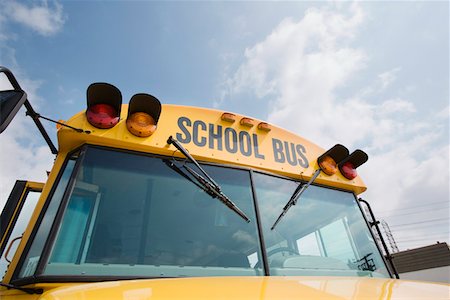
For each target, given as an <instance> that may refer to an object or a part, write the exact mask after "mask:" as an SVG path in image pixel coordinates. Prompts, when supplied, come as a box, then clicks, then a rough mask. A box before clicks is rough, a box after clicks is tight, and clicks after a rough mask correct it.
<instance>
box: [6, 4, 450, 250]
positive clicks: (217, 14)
mask: <svg viewBox="0 0 450 300" xmlns="http://www.w3.org/2000/svg"><path fill="white" fill-rule="evenodd" d="M0 51H1V52H0V64H1V65H4V66H7V67H9V68H10V69H11V70H13V71H14V72H15V74H16V75H17V77H18V78H19V81H20V82H21V84H22V86H23V87H24V89H25V90H26V91H27V92H28V94H29V99H30V101H31V102H32V103H33V105H34V106H35V108H36V110H38V111H39V112H40V113H41V114H43V115H45V116H49V117H52V118H55V119H68V118H69V117H70V116H71V115H73V114H74V113H76V112H78V111H81V110H83V109H84V107H85V101H86V100H85V91H86V88H87V86H88V85H89V84H90V83H92V82H96V81H105V82H109V83H112V84H114V85H116V86H117V87H119V88H120V89H121V91H122V93H123V95H124V102H126V101H127V100H126V99H128V98H129V97H131V95H133V94H135V93H138V92H146V93H150V94H153V95H155V96H157V97H158V98H159V99H160V100H161V101H162V102H163V103H175V104H184V105H194V106H204V107H214V108H218V109H223V110H226V111H235V112H239V113H242V114H247V115H249V116H253V117H256V118H260V119H265V120H268V121H270V122H272V123H274V124H277V125H279V126H282V127H285V128H287V129H289V130H291V131H294V132H296V133H298V134H299V135H302V136H304V137H306V138H308V139H311V140H312V141H314V142H316V143H317V144H319V145H321V146H322V147H324V148H327V147H329V146H331V145H333V144H335V143H342V144H345V145H347V146H348V147H349V148H350V149H355V148H361V149H364V150H365V151H367V152H368V153H369V156H370V160H369V163H368V164H367V165H365V166H364V167H363V168H362V169H361V173H362V175H363V178H364V180H365V182H366V184H367V185H368V187H369V190H368V191H367V192H366V193H365V194H364V197H365V198H366V199H367V200H369V201H370V202H372V203H373V207H374V209H375V210H376V211H377V212H378V216H379V217H380V218H384V219H386V220H387V221H388V223H389V224H390V225H391V226H392V231H393V233H394V237H395V238H396V239H397V240H398V245H399V247H400V249H406V248H413V247H415V246H420V245H426V244H430V243H434V242H435V241H437V240H439V241H447V242H448V241H449V221H448V219H449V202H450V199H449V180H450V179H449V4H448V2H444V1H443V2H395V3H390V2H361V3H359V2H358V3H353V2H144V1H142V2H134V1H122V2H119V1H95V2H88V1H82V2H78V1H70V2H58V1H33V2H30V1H13V0H5V1H2V4H0ZM32 126H33V125H32V123H31V120H28V119H26V118H25V117H24V116H23V112H22V113H20V115H19V116H18V117H17V118H16V119H15V120H14V121H13V123H12V124H11V125H10V127H9V128H8V129H7V130H6V131H5V132H4V133H3V135H2V136H1V137H0V141H1V143H0V164H1V168H0V180H1V181H0V182H1V189H0V192H1V193H0V195H1V197H0V205H2V204H3V202H4V201H5V199H6V197H7V194H8V193H9V190H10V188H11V187H12V185H13V182H14V180H15V179H17V178H20V179H27V178H30V179H33V180H45V170H49V169H50V166H51V162H52V159H53V158H52V156H51V155H50V152H49V151H48V150H47V148H46V146H45V144H43V142H42V139H41V138H40V137H39V135H38V133H37V130H35V128H34V127H32ZM46 126H47V125H46ZM30 127H31V128H30ZM48 129H49V131H50V132H51V135H52V137H53V138H54V137H55V130H54V126H53V125H48ZM25 133H27V134H25ZM433 220H438V221H433ZM423 221H427V222H426V223H420V224H419V223H417V224H416V225H414V224H413V225H407V224H409V223H411V222H423ZM428 221H429V222H428ZM431 229H433V231H431Z"/></svg>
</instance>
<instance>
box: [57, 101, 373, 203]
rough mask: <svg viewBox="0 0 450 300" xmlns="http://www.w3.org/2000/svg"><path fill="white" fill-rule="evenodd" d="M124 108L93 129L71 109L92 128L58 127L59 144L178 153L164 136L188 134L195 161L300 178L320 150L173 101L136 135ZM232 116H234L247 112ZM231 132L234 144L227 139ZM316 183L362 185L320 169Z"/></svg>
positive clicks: (82, 120)
mask: <svg viewBox="0 0 450 300" xmlns="http://www.w3.org/2000/svg"><path fill="white" fill-rule="evenodd" d="M127 110H128V105H122V110H121V111H122V113H121V121H120V122H119V124H118V125H116V126H115V127H114V128H111V129H98V128H95V127H93V126H92V125H90V124H89V123H88V122H87V120H86V117H85V113H84V112H80V113H78V114H76V115H75V116H74V117H73V118H71V119H70V120H69V121H67V124H68V125H70V126H74V127H77V128H82V129H84V130H89V131H90V132H91V133H90V134H86V133H78V132H76V131H74V130H72V129H69V128H64V127H62V128H60V129H59V130H58V139H59V146H60V149H62V150H63V151H70V150H71V149H74V148H76V147H78V146H80V145H82V144H86V143H88V144H95V145H103V146H108V147H114V148H122V149H128V150H134V151H141V152H147V153H156V154H161V155H167V156H177V157H182V155H181V154H180V153H178V152H177V151H176V149H175V147H174V146H169V145H168V144H167V138H168V137H169V136H170V135H172V136H173V137H174V138H177V139H178V140H180V142H182V140H185V141H187V140H188V137H189V136H190V141H189V142H186V143H183V146H184V147H185V148H186V149H187V150H188V151H189V152H190V154H191V155H192V156H194V157H195V158H196V159H198V160H200V161H206V162H214V163H221V164H228V165H237V166H242V167H248V168H254V169H259V170H263V171H266V172H272V173H276V174H279V175H283V176H288V177H292V178H295V179H303V180H309V179H310V178H311V176H312V175H313V174H314V171H315V170H317V169H318V165H317V157H318V156H320V155H321V154H323V153H324V152H325V149H323V148H321V147H319V146H317V145H316V144H314V143H312V142H310V141H307V140H306V139H304V138H302V137H299V136H297V135H295V134H294V133H292V132H289V131H287V130H284V129H282V128H279V127H277V126H275V125H270V128H271V130H270V131H267V130H261V129H258V127H257V126H253V127H248V126H244V125H241V124H240V122H234V123H230V122H226V121H224V120H222V115H223V111H218V110H213V109H205V108H197V107H188V106H176V105H163V106H162V111H161V116H160V119H159V122H158V127H157V130H156V131H155V133H154V134H153V135H151V136H150V137H147V138H140V137H136V136H134V135H132V134H131V133H130V132H128V130H127V128H126V124H125V119H126V115H127ZM235 115H236V119H238V120H239V119H242V118H245V117H246V116H242V115H239V114H235ZM260 122H263V121H260V120H255V123H256V124H258V123H260ZM194 132H196V133H197V135H196V136H194ZM214 135H216V137H217V136H219V135H221V138H213V137H214ZM234 135H235V136H236V143H233V142H232V139H233V136H234ZM277 160H278V161H277ZM316 183H318V184H323V185H328V186H332V187H336V188H341V189H345V190H350V191H353V192H355V193H356V194H359V193H362V192H363V191H365V190H366V186H365V185H364V183H363V181H362V180H361V178H359V177H357V178H355V179H354V180H348V179H346V178H345V177H343V176H342V175H341V174H340V173H339V172H337V174H335V175H332V176H328V175H325V174H323V173H322V174H320V175H319V177H318V178H317V179H316Z"/></svg>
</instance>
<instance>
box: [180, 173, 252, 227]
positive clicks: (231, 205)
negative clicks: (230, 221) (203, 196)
mask: <svg viewBox="0 0 450 300" xmlns="http://www.w3.org/2000/svg"><path fill="white" fill-rule="evenodd" d="M183 167H184V168H185V169H186V170H187V171H188V172H189V173H190V174H191V175H192V176H193V177H194V178H195V179H197V180H198V182H200V184H201V185H202V187H203V189H204V190H205V191H206V192H207V193H208V194H209V195H210V196H212V197H213V198H217V199H219V200H220V202H222V203H223V204H225V205H226V206H228V208H230V209H231V210H233V211H234V212H235V213H237V214H238V215H239V216H240V217H241V218H242V219H244V220H245V221H246V222H247V223H250V219H249V218H248V217H247V215H246V214H245V213H244V212H243V211H242V210H240V209H239V207H238V206H237V205H236V204H234V203H233V201H231V200H230V198H228V197H227V196H226V195H225V194H224V193H222V192H221V191H220V190H218V189H216V188H215V187H214V186H213V185H212V184H211V183H210V182H208V180H206V179H205V178H203V177H202V176H201V175H200V174H198V173H197V172H195V171H194V170H193V169H191V168H189V167H188V166H183Z"/></svg>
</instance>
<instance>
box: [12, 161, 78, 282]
mask: <svg viewBox="0 0 450 300" xmlns="http://www.w3.org/2000/svg"><path fill="white" fill-rule="evenodd" d="M74 165H75V161H73V160H69V161H68V163H67V166H66V169H65V170H64V173H63V174H62V176H61V179H60V180H59V183H58V186H57V188H56V190H55V192H54V193H53V196H52V198H51V200H50V204H49V206H48V207H47V211H46V212H45V215H44V218H43V219H42V222H41V224H40V225H39V229H38V231H37V233H36V236H35V238H34V240H33V243H32V244H31V248H30V250H29V251H28V253H27V256H26V258H25V261H24V263H23V264H22V267H21V269H20V273H19V278H22V277H28V276H31V275H33V274H34V272H35V271H36V268H37V264H38V262H39V258H40V257H41V253H42V250H43V249H44V244H45V241H46V240H47V237H48V235H49V233H50V229H51V227H52V224H53V221H54V219H55V216H56V213H57V211H58V207H59V205H60V204H61V200H62V197H63V195H64V191H65V190H66V186H67V183H68V182H69V178H70V174H71V173H72V170H73V167H74Z"/></svg>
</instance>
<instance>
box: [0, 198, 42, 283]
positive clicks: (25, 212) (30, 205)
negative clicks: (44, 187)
mask: <svg viewBox="0 0 450 300" xmlns="http://www.w3.org/2000/svg"><path fill="white" fill-rule="evenodd" d="M40 196H41V192H35V191H30V192H28V194H27V196H26V199H25V202H24V203H23V207H22V210H21V211H20V214H19V217H18V218H17V222H16V224H15V226H14V229H13V231H12V233H11V236H10V237H9V239H8V242H7V243H6V245H7V247H9V245H10V243H11V241H12V240H13V239H15V238H17V237H20V236H22V235H23V233H24V232H25V229H26V228H27V225H28V222H29V221H30V219H31V215H32V214H33V211H34V209H35V208H36V204H37V203H38V200H39V197H40ZM18 246H19V241H16V242H15V243H14V244H13V245H12V247H11V250H10V251H9V254H8V258H9V259H12V258H13V257H14V254H15V253H16V251H17V247H18ZM4 254H6V251H5V252H4ZM8 264H9V263H8V262H7V261H6V259H5V255H3V256H2V258H1V259H0V274H1V275H2V277H3V276H4V274H5V272H6V269H7V266H8Z"/></svg>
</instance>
